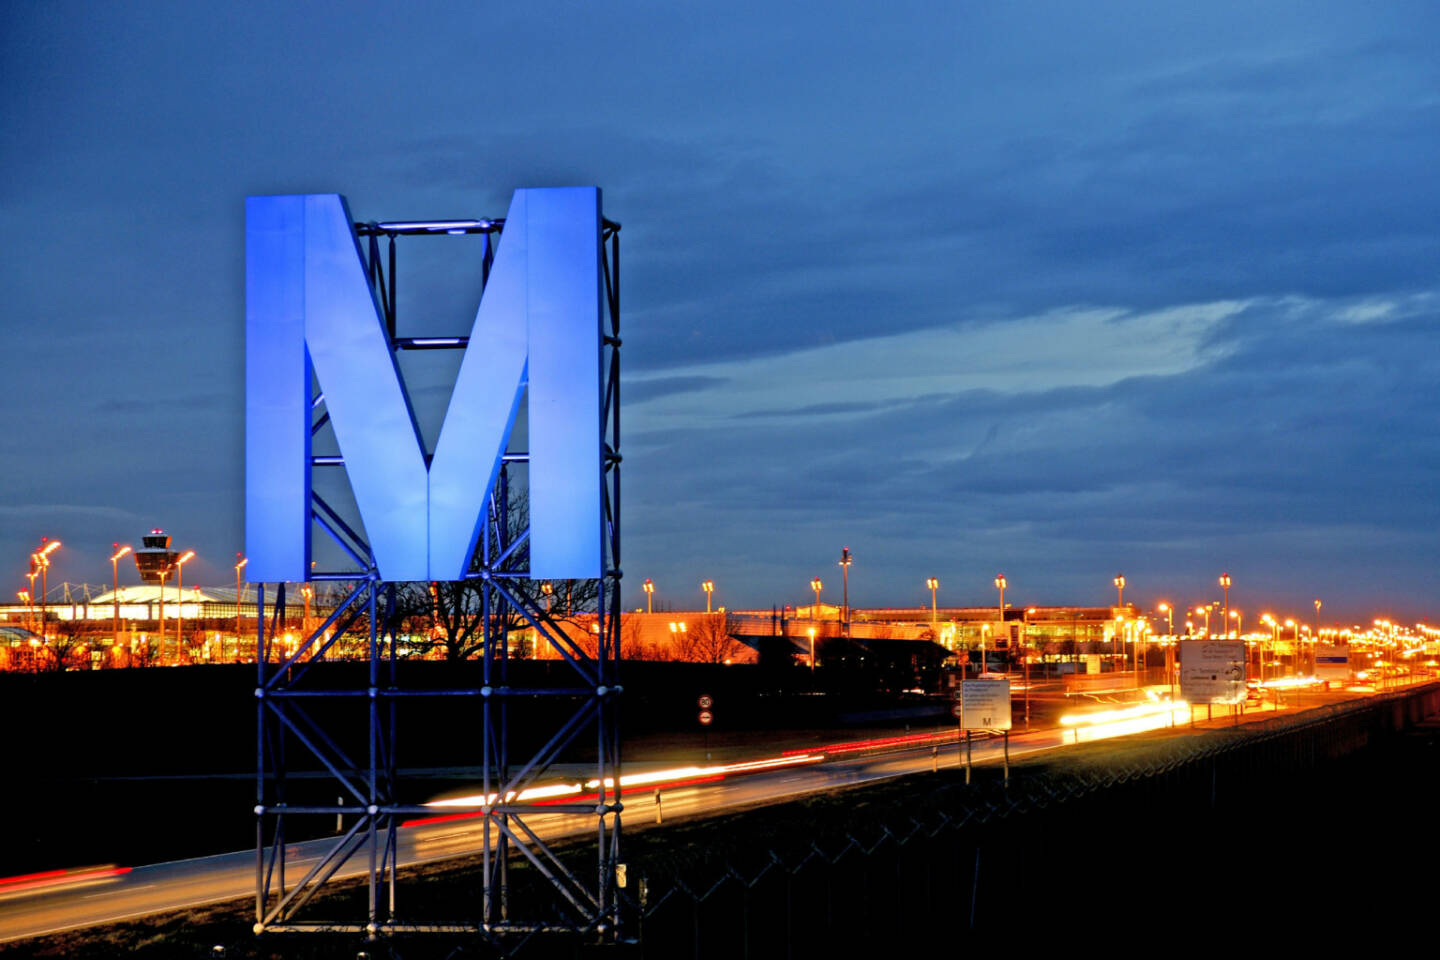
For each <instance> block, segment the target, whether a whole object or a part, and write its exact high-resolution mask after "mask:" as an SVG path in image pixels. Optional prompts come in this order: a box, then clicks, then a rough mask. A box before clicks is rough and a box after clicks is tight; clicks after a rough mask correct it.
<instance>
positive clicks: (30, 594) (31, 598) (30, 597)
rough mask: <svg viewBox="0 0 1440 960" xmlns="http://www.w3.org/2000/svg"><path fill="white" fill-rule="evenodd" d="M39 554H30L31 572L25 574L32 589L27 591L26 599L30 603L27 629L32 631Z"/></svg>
mask: <svg viewBox="0 0 1440 960" xmlns="http://www.w3.org/2000/svg"><path fill="white" fill-rule="evenodd" d="M39 556H40V555H39V554H38V553H32V554H30V572H29V573H27V574H25V577H26V579H28V580H29V581H30V589H29V590H27V591H26V592H25V600H26V602H27V603H28V604H29V605H30V615H29V617H28V623H27V624H26V629H28V630H29V631H30V632H31V633H34V632H35V578H36V577H38V576H40V561H39Z"/></svg>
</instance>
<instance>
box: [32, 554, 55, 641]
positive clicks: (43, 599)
mask: <svg viewBox="0 0 1440 960" xmlns="http://www.w3.org/2000/svg"><path fill="white" fill-rule="evenodd" d="M40 543H41V544H43V546H42V547H41V548H40V552H39V553H37V554H35V562H36V563H37V564H38V565H39V567H40V636H41V637H48V636H49V635H50V634H49V633H48V632H47V629H48V628H47V626H46V621H48V620H49V619H50V616H49V613H50V611H49V605H50V598H49V590H50V587H49V574H50V554H52V553H54V552H55V551H56V550H59V549H60V541H59V540H51V539H50V538H49V537H41V538H40Z"/></svg>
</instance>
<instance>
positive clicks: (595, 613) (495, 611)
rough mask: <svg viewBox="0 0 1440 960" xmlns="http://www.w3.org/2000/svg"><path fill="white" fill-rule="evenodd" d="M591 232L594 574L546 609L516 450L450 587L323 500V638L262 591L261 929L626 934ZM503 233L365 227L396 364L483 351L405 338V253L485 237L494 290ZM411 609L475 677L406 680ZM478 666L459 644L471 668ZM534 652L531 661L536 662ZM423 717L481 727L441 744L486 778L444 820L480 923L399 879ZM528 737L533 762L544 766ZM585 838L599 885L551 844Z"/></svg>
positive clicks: (615, 415)
mask: <svg viewBox="0 0 1440 960" xmlns="http://www.w3.org/2000/svg"><path fill="white" fill-rule="evenodd" d="M512 209H513V208H512ZM599 223H600V231H599V254H600V256H599V264H598V270H599V283H600V288H601V309H600V314H601V315H600V317H599V322H600V324H601V337H600V341H599V343H600V357H599V358H598V360H599V363H600V365H601V367H600V369H601V378H600V386H601V402H600V405H599V412H600V423H599V424H597V425H596V430H597V431H598V434H599V436H600V438H601V440H602V445H601V464H600V466H599V469H600V478H601V483H602V487H603V492H602V496H601V498H600V504H601V514H602V515H601V516H600V517H598V518H596V522H597V523H599V524H600V527H601V530H602V535H601V541H602V553H603V558H602V560H601V564H600V571H601V576H600V577H599V579H598V580H595V581H585V582H580V581H575V582H572V583H571V585H570V586H569V587H566V588H562V589H563V590H564V591H565V593H566V595H567V598H568V602H566V603H565V604H564V605H563V606H560V605H557V604H556V603H555V601H556V599H557V596H558V595H557V594H556V592H555V591H554V590H553V589H551V588H550V584H549V583H547V582H542V581H541V580H539V579H535V578H532V568H531V548H532V530H531V523H530V515H529V508H528V505H529V495H530V489H531V486H530V470H531V454H530V452H527V451H526V450H520V449H511V448H512V447H514V446H516V444H513V443H511V444H508V445H507V447H506V449H505V451H504V454H503V456H502V457H500V458H499V460H500V462H499V466H498V470H497V472H496V475H495V478H494V481H493V483H492V485H491V488H490V490H489V491H488V494H487V497H486V499H485V506H484V510H483V513H482V516H481V519H480V523H479V529H478V534H477V536H476V540H475V544H474V551H473V557H472V560H471V563H470V566H469V569H468V570H467V571H466V572H465V574H464V577H463V578H462V579H459V580H450V581H437V582H432V583H428V584H426V583H423V582H422V583H415V582H396V581H387V580H385V579H383V578H382V576H381V573H380V564H379V563H378V562H377V559H376V551H375V550H373V549H372V546H371V544H370V543H369V542H367V535H366V528H365V524H364V522H363V521H362V520H361V519H360V518H359V517H358V516H357V514H356V512H355V510H354V508H353V504H350V503H348V502H342V500H341V499H337V498H335V497H334V496H332V495H331V494H330V492H329V490H328V488H327V489H326V490H321V489H318V488H317V489H313V490H311V493H310V522H311V524H312V529H313V531H314V532H315V534H316V535H317V539H318V540H320V541H324V542H326V543H328V544H330V545H331V547H330V549H329V551H328V553H327V554H326V556H327V557H328V558H329V559H325V560H323V561H317V564H316V565H318V566H320V567H321V568H320V569H313V568H312V569H311V570H310V572H309V576H308V578H307V579H308V581H309V582H307V583H305V584H304V585H303V586H300V587H299V589H301V590H304V591H307V592H306V594H305V598H306V601H307V607H306V609H307V613H308V610H309V607H308V601H309V600H310V599H311V598H312V597H313V596H314V595H315V594H314V593H312V592H309V591H314V590H319V591H328V597H327V601H326V603H324V604H321V605H319V607H320V611H321V613H322V614H324V618H323V620H321V619H320V618H319V615H317V618H316V619H317V620H318V622H317V623H310V624H307V629H306V630H305V631H304V632H303V633H302V635H300V636H298V637H291V636H289V635H287V634H285V633H284V628H283V626H282V625H283V624H285V623H286V606H287V602H288V603H289V604H291V605H292V606H293V605H295V604H296V603H297V600H296V597H295V591H296V589H297V585H296V584H294V583H291V584H288V585H287V584H286V583H278V584H271V585H269V587H268V589H267V585H266V584H258V585H257V602H258V609H259V617H258V635H257V638H256V642H257V662H258V674H257V683H256V689H255V697H256V722H257V751H256V767H257V775H256V803H255V811H254V812H255V817H256V858H255V930H256V932H257V933H299V932H307V931H323V932H331V933H351V934H360V935H364V936H366V937H368V938H376V937H387V936H391V935H412V934H424V933H437V934H446V935H474V936H479V937H482V938H486V939H489V940H491V941H492V942H495V943H497V944H504V943H506V942H509V941H511V940H514V939H516V938H522V937H527V936H531V935H534V934H536V933H539V932H546V931H568V932H571V933H576V934H581V935H584V936H589V937H592V938H594V939H597V940H601V941H613V940H615V939H617V938H618V937H620V936H621V929H620V928H621V923H620V921H621V915H620V901H619V900H618V899H617V896H616V884H617V871H616V867H617V864H618V863H619V857H620V832H621V829H620V828H621V809H622V805H621V802H620V794H619V784H620V783H621V778H620V730H619V701H618V697H619V694H620V692H621V687H620V684H619V677H618V673H617V666H618V663H619V659H620V653H621V651H620V589H621V583H620V580H621V570H620V464H621V457H620V452H619V451H620V345H621V341H620V283H619V281H620V276H619V267H620V259H619V257H620V248H619V231H620V225H619V224H617V223H613V222H611V221H608V220H604V219H603V218H601V219H600V221H599ZM504 225H505V221H504V220H502V219H493V220H450V221H425V222H380V223H375V222H372V223H356V224H354V234H355V237H356V242H357V244H358V247H359V250H360V253H361V257H362V261H363V266H364V270H365V275H366V280H367V281H368V284H369V286H370V289H371V294H372V296H373V298H374V301H375V306H376V310H377V312H378V314H379V316H380V320H381V322H382V324H383V327H384V330H385V335H386V338H387V340H388V343H389V348H390V351H391V354H392V356H395V355H397V354H398V352H400V351H410V350H446V349H449V350H461V351H463V350H466V349H467V348H469V349H482V348H483V347H484V346H485V345H484V344H483V343H481V342H479V341H478V340H476V342H474V343H473V344H472V342H471V341H472V338H471V337H456V336H415V335H407V336H400V335H398V333H397V324H396V303H397V301H396V290H397V278H396V265H397V253H396V246H397V239H399V238H404V237H411V236H419V235H440V236H448V235H479V236H481V237H482V238H483V243H484V250H483V256H482V257H481V258H480V264H481V272H482V280H483V282H486V283H488V282H489V280H490V278H491V277H490V275H491V269H492V267H493V265H494V263H495V257H496V251H497V248H498V247H499V246H500V244H501V243H503V235H502V232H503V229H504ZM497 241H499V242H497ZM477 329H478V327H477ZM319 386H320V387H323V383H322V384H319ZM311 410H312V413H311V433H312V435H313V436H314V437H316V439H317V440H319V439H323V438H324V436H325V434H326V431H327V430H328V429H330V428H331V427H332V420H331V411H330V410H328V409H327V407H326V403H325V397H324V394H323V393H322V392H320V390H319V389H318V387H317V388H316V389H314V390H313V391H312V401H311ZM307 449H308V448H307ZM430 456H431V454H429V453H427V454H426V458H427V461H428V458H429V457H430ZM308 466H309V467H310V468H312V469H314V470H316V471H323V472H324V473H325V474H326V475H332V474H331V471H344V470H345V469H346V464H345V457H344V455H343V451H342V452H341V453H340V454H331V453H324V454H312V455H310V457H309V464H308ZM317 475H318V474H317ZM477 482H478V483H482V484H483V483H484V482H485V479H484V478H483V477H482V478H480V479H479V480H478V481H477ZM318 555H319V554H318V553H317V556H318ZM312 585H313V586H312ZM571 594H573V596H572V595H571ZM417 596H419V597H422V598H424V597H427V596H428V600H426V601H425V602H423V603H421V604H420V606H421V607H424V606H427V605H433V606H430V609H429V610H428V611H426V610H422V611H421V616H420V617H419V619H421V620H423V619H424V614H425V613H428V614H429V616H430V617H431V623H432V633H431V636H430V643H431V645H432V647H433V645H434V642H435V641H434V636H435V634H434V632H433V630H434V628H433V623H434V618H435V617H437V616H438V615H439V611H440V609H441V607H442V606H444V604H446V603H448V604H450V605H451V606H452V607H453V606H454V605H456V604H462V605H463V606H464V611H465V614H466V615H467V616H469V617H471V618H473V622H474V623H475V628H474V641H475V642H474V643H473V657H474V659H476V660H478V664H477V665H476V666H475V668H474V671H475V672H474V674H471V673H466V674H465V675H464V677H465V680H466V682H465V683H463V684H455V685H444V686H440V687H436V686H435V685H433V684H428V685H427V684H418V685H417V684H414V683H407V682H406V681H407V678H408V677H412V676H415V674H414V673H410V672H407V667H406V665H405V661H406V660H407V659H408V658H411V657H413V656H415V651H416V649H417V647H423V643H421V642H418V641H417V639H416V636H415V621H416V619H417V617H416V610H417V605H416V597H417ZM576 598H579V599H578V600H577V599H576ZM447 609H448V608H447ZM577 625H578V626H577ZM527 638H528V640H529V642H531V643H538V644H540V645H542V646H544V647H546V648H548V649H549V650H550V651H553V656H552V657H551V658H550V659H552V660H558V661H561V662H563V663H564V664H565V665H566V666H565V667H563V668H561V670H562V673H563V675H564V676H566V677H568V678H569V679H568V680H566V681H565V682H561V683H555V682H550V683H548V684H547V685H544V686H539V685H536V684H535V683H534V682H533V677H534V676H535V674H533V673H525V672H524V671H522V670H519V669H518V668H517V665H516V663H515V662H514V660H515V657H516V649H517V642H519V643H522V644H523V643H524V642H525V640H526V639H527ZM522 649H523V648H522ZM471 653H472V651H471V649H468V648H467V650H466V651H464V652H463V653H460V654H459V656H460V657H466V656H468V655H470V654H471ZM534 656H535V652H534V650H533V649H531V650H529V652H528V654H527V659H528V658H529V657H534ZM347 659H348V660H358V661H363V668H362V664H361V663H350V664H345V663H341V662H339V661H341V660H347ZM472 680H478V682H470V681H472ZM536 700H545V701H548V702H550V703H553V704H555V705H556V706H557V708H559V709H557V710H555V711H551V712H550V714H548V715H551V716H562V717H564V719H563V721H561V722H559V723H558V725H557V726H556V727H555V729H554V730H553V732H551V733H550V734H549V735H547V736H543V737H539V738H536V737H534V730H533V729H527V730H526V734H527V740H526V744H525V746H524V747H523V748H517V747H516V746H515V743H516V742H517V737H516V736H515V735H514V734H515V731H516V727H515V723H516V719H515V711H516V709H517V704H520V703H522V702H524V703H533V702H535V701H536ZM422 703H423V704H440V705H441V707H439V708H437V709H440V708H443V707H445V706H450V705H455V706H456V707H457V708H459V709H460V710H461V711H462V712H463V713H464V715H465V716H466V717H467V718H473V719H468V720H467V723H470V724H471V725H468V726H464V727H463V728H458V732H457V733H454V734H451V743H452V744H453V759H451V760H449V761H448V764H449V765H450V766H453V767H456V768H469V769H470V770H472V771H478V781H479V783H478V794H476V795H473V796H469V797H466V798H462V799H461V801H459V802H457V803H451V804H450V805H449V806H448V807H447V808H446V810H445V811H444V812H445V813H446V814H447V815H453V816H456V817H460V818H464V822H465V823H466V825H467V829H468V830H469V835H471V836H473V837H474V843H473V845H472V846H467V847H466V848H465V849H448V850H447V851H446V855H453V856H459V855H474V856H476V857H477V858H478V862H479V869H480V871H481V874H482V878H481V882H480V884H479V888H480V894H479V896H478V898H477V900H476V902H475V903H474V905H473V906H474V909H473V912H469V913H468V915H465V916H459V917H437V916H432V915H431V914H430V913H428V912H427V911H426V909H425V907H426V904H425V903H424V899H425V898H423V897H417V898H412V899H407V897H406V892H405V889H404V888H405V886H406V874H405V868H406V867H407V866H408V865H411V864H418V863H420V862H423V861H428V860H431V859H435V855H434V854H433V853H431V852H430V851H426V850H422V849H420V848H419V847H418V846H417V844H416V843H415V842H414V841H413V840H412V838H411V836H410V834H411V833H412V831H407V830H406V829H405V827H404V824H405V823H406V822H407V821H410V820H414V819H419V818H426V817H433V816H435V815H436V813H437V810H436V808H435V807H434V806H431V805H428V804H427V803H425V802H424V800H425V799H426V797H425V796H424V794H425V789H424V785H423V784H422V785H421V786H420V787H418V788H417V787H416V785H415V784H414V783H413V781H412V779H411V778H408V777H407V775H406V772H405V766H404V763H405V758H404V757H403V756H402V755H401V752H402V751H403V749H404V743H405V742H406V741H405V737H404V736H402V733H405V731H404V730H403V729H402V727H401V726H400V724H399V722H397V721H402V722H403V721H404V719H405V717H406V715H407V714H406V711H407V710H408V709H409V707H410V706H413V705H417V704H422ZM527 723H529V721H527ZM591 737H593V741H591V740H590V739H589V738H591ZM582 738H584V739H583V740H582ZM537 740H538V741H542V742H543V746H540V747H538V748H535V747H534V746H533V744H534V742H537ZM577 756H583V757H584V758H585V762H587V763H591V762H593V775H592V776H590V777H587V778H585V780H584V781H583V785H584V789H583V790H582V791H581V792H580V793H578V794H575V795H573V796H561V797H559V800H560V801H563V802H557V800H556V798H555V797H554V796H547V797H545V799H544V801H543V802H538V801H537V800H536V799H531V797H533V796H534V794H535V793H536V792H537V791H535V790H534V789H533V788H534V787H535V785H536V784H537V783H539V782H540V781H541V779H542V778H543V777H544V775H545V773H546V770H547V768H549V767H550V766H551V765H552V764H553V763H556V762H558V761H561V760H567V761H570V762H573V760H574V758H575V757H577ZM302 773H303V774H304V775H303V776H301V775H300V774H302ZM527 789H529V790H530V791H531V792H530V794H528V795H527V792H526V791H527ZM580 820H584V821H588V823H589V827H588V829H587V831H586V833H587V834H588V836H589V837H591V838H593V839H594V842H595V862H594V865H593V868H592V867H589V866H586V867H580V866H577V861H576V858H575V856H574V855H573V854H567V855H565V856H563V857H562V856H560V855H557V853H556V851H555V849H553V844H552V843H551V840H553V839H554V838H555V837H557V836H558V835H559V834H560V832H561V831H560V829H559V827H558V826H557V825H563V826H564V827H565V828H566V830H567V831H569V833H573V832H574V830H573V828H574V825H575V824H576V822H577V821H580ZM327 824H328V825H330V826H326V825H327ZM332 828H333V829H332ZM342 879H348V880H354V881H358V882H359V883H360V884H361V885H362V886H363V890H364V896H363V897H358V896H357V895H356V894H355V893H354V891H353V889H350V888H349V887H347V891H346V894H345V895H344V896H328V895H320V896H318V897H317V894H320V892H321V891H322V888H324V887H325V886H326V885H327V884H331V885H332V886H333V882H334V881H337V880H342ZM619 882H621V883H623V878H621V879H620V881H619Z"/></svg>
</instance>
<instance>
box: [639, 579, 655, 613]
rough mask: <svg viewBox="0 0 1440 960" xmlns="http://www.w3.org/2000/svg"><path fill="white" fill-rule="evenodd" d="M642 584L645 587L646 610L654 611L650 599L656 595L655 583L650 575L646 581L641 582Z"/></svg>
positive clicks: (647, 611) (648, 611)
mask: <svg viewBox="0 0 1440 960" xmlns="http://www.w3.org/2000/svg"><path fill="white" fill-rule="evenodd" d="M641 586H642V587H644V588H645V612H646V613H653V612H654V611H653V610H652V609H651V608H650V599H651V598H652V597H654V596H655V583H654V581H652V580H651V579H650V578H649V577H646V578H645V582H644V583H643V584H641Z"/></svg>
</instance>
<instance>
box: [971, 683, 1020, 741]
mask: <svg viewBox="0 0 1440 960" xmlns="http://www.w3.org/2000/svg"><path fill="white" fill-rule="evenodd" d="M960 707H961V711H960V726H961V727H962V728H964V729H966V730H1009V729H1010V681H1009V680H1008V679H1005V678H1002V679H999V680H965V681H962V682H961V684H960Z"/></svg>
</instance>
